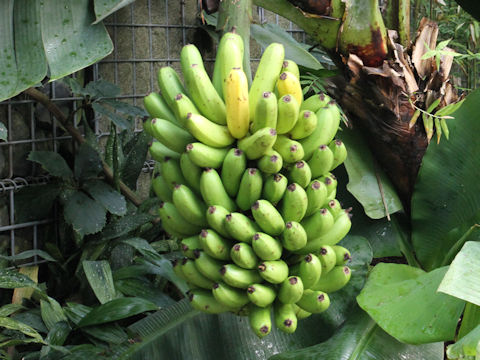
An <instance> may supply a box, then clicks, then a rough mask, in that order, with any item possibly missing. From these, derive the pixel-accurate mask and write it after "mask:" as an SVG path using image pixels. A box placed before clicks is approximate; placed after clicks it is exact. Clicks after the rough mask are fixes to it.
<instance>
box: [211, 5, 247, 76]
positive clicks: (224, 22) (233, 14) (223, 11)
mask: <svg viewBox="0 0 480 360" xmlns="http://www.w3.org/2000/svg"><path fill="white" fill-rule="evenodd" d="M251 19H252V0H223V1H221V2H220V8H219V12H218V23H217V30H221V31H222V35H223V34H224V33H226V32H228V31H231V30H232V28H235V30H236V32H237V33H238V34H239V35H240V36H241V37H242V39H243V43H244V56H243V71H244V72H245V75H247V80H248V84H249V85H250V84H251V82H252V70H251V68H250V23H251Z"/></svg>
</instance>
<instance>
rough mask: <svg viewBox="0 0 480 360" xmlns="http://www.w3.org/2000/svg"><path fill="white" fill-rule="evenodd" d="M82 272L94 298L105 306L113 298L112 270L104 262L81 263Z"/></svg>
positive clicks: (85, 261)
mask: <svg viewBox="0 0 480 360" xmlns="http://www.w3.org/2000/svg"><path fill="white" fill-rule="evenodd" d="M82 265H83V271H84V272H85V276H86V277H87V280H88V283H89V284H90V287H91V288H92V290H93V292H94V293H95V296H96V297H97V299H98V301H100V303H101V304H105V303H106V302H109V301H111V300H113V299H114V298H115V294H116V293H115V286H114V284H113V276H112V270H111V269H110V264H109V263H108V261H106V260H101V261H87V260H84V261H83V262H82Z"/></svg>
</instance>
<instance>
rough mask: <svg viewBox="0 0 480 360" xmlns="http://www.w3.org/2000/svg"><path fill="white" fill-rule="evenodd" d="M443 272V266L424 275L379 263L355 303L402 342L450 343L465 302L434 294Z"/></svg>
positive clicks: (415, 269)
mask: <svg viewBox="0 0 480 360" xmlns="http://www.w3.org/2000/svg"><path fill="white" fill-rule="evenodd" d="M446 271H447V267H443V268H439V269H436V270H433V271H432V272H429V273H425V272H424V271H423V270H421V269H418V268H414V267H411V266H408V265H402V264H388V263H379V264H378V265H376V266H375V267H374V268H373V270H372V271H371V273H370V275H369V277H368V280H367V283H366V284H365V287H364V288H363V290H362V292H361V293H360V295H358V296H357V302H358V304H359V305H360V307H361V308H362V309H363V310H365V311H366V312H367V313H368V314H369V315H370V316H371V317H372V319H374V320H375V321H376V322H377V324H378V325H379V326H380V327H381V328H382V329H384V330H385V331H386V332H387V333H389V334H390V335H391V336H393V337H395V338H396V339H397V340H399V341H401V342H405V343H409V344H425V343H429V342H436V341H447V340H452V339H453V338H454V336H455V330H456V327H457V323H458V319H459V318H460V315H461V313H462V311H463V307H464V306H465V303H464V302H463V301H461V300H459V299H456V298H454V297H452V296H448V295H445V294H442V293H438V292H436V290H437V288H438V285H439V284H440V281H441V280H442V278H443V277H444V275H445V272H446ZM425 299H428V301H425Z"/></svg>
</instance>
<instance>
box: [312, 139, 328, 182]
mask: <svg viewBox="0 0 480 360" xmlns="http://www.w3.org/2000/svg"><path fill="white" fill-rule="evenodd" d="M308 165H309V166H310V169H311V170H312V177H313V178H317V177H319V176H322V175H323V174H326V173H328V172H329V171H330V169H331V168H332V165H333V152H332V150H330V148H329V147H328V146H327V145H320V146H319V147H318V148H316V149H315V150H314V151H313V153H312V157H311V158H310V160H308Z"/></svg>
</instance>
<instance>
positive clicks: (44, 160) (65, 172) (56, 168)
mask: <svg viewBox="0 0 480 360" xmlns="http://www.w3.org/2000/svg"><path fill="white" fill-rule="evenodd" d="M27 159H28V160H30V161H35V162H36V163H39V164H40V165H41V166H42V168H43V169H45V170H46V171H48V172H49V173H50V175H52V176H57V177H61V178H63V179H70V178H72V177H73V173H72V170H71V169H70V168H69V167H68V165H67V162H66V161H65V159H64V158H63V157H62V156H61V155H60V154H58V153H56V152H53V151H31V152H30V154H28V158H27Z"/></svg>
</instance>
